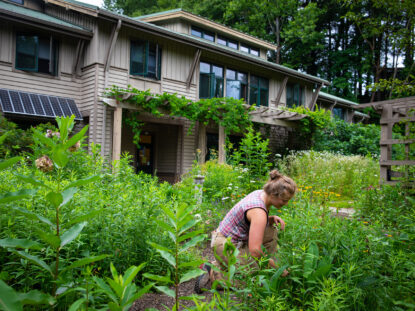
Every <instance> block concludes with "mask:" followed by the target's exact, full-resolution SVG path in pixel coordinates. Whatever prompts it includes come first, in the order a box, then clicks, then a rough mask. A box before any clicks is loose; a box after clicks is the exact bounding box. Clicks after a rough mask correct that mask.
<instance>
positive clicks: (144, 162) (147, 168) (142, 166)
mask: <svg viewBox="0 0 415 311" xmlns="http://www.w3.org/2000/svg"><path fill="white" fill-rule="evenodd" d="M153 144H154V139H153V136H152V135H151V134H147V135H140V148H138V152H137V172H144V173H147V174H153V169H154V148H153V147H154V146H153Z"/></svg>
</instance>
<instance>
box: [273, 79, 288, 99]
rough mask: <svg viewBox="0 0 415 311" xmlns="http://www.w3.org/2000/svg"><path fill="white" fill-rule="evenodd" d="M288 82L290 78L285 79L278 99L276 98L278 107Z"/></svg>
mask: <svg viewBox="0 0 415 311" xmlns="http://www.w3.org/2000/svg"><path fill="white" fill-rule="evenodd" d="M287 82H288V77H287V76H286V77H285V78H284V80H283V81H282V84H281V87H280V89H279V90H278V94H277V97H275V103H276V105H277V106H278V105H279V104H280V102H281V96H282V92H283V91H284V90H285V88H286V86H287Z"/></svg>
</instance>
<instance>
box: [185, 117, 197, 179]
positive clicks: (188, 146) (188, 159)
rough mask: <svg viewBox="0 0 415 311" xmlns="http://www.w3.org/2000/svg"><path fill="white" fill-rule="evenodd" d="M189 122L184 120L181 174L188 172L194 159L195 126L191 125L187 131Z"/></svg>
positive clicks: (195, 143)
mask: <svg viewBox="0 0 415 311" xmlns="http://www.w3.org/2000/svg"><path fill="white" fill-rule="evenodd" d="M190 127H191V122H190V121H189V120H186V121H185V122H184V129H183V131H184V137H183V147H184V148H183V155H182V157H183V168H182V174H184V173H187V172H189V171H190V170H191V169H192V165H193V161H194V160H195V159H196V156H195V155H196V145H197V141H196V140H197V137H196V136H195V132H196V128H195V127H193V128H192V130H191V132H190V133H189V128H190Z"/></svg>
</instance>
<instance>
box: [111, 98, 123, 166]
mask: <svg viewBox="0 0 415 311" xmlns="http://www.w3.org/2000/svg"><path fill="white" fill-rule="evenodd" d="M121 121H122V108H121V106H120V103H119V102H118V101H117V106H116V107H115V110H114V129H113V133H112V161H116V160H117V161H118V160H119V159H120V156H121V123H122V122H121Z"/></svg>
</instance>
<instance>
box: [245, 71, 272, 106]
mask: <svg viewBox="0 0 415 311" xmlns="http://www.w3.org/2000/svg"><path fill="white" fill-rule="evenodd" d="M249 104H250V105H257V106H268V79H265V78H261V77H257V76H254V75H251V80H250V84H249Z"/></svg>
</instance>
